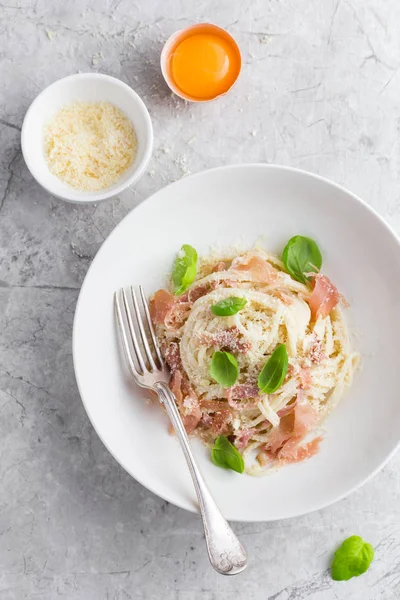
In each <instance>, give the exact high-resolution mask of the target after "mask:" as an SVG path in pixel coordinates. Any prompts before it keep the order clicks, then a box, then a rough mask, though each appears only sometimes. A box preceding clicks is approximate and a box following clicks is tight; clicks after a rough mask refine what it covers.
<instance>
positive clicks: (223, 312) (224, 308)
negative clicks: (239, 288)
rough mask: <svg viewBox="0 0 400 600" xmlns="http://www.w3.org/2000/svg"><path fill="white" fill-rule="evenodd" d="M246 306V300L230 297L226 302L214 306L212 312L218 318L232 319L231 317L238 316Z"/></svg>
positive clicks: (222, 301)
mask: <svg viewBox="0 0 400 600" xmlns="http://www.w3.org/2000/svg"><path fill="white" fill-rule="evenodd" d="M246 304H247V300H246V298H236V297H235V296H230V297H229V298H225V300H220V301H219V302H217V304H213V305H212V307H211V310H212V312H213V313H214V315H216V316H217V317H230V316H231V315H236V313H238V312H239V310H242V308H244V307H245V306H246Z"/></svg>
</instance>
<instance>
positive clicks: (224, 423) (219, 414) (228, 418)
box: [200, 400, 232, 435]
mask: <svg viewBox="0 0 400 600" xmlns="http://www.w3.org/2000/svg"><path fill="white" fill-rule="evenodd" d="M200 408H201V410H202V411H203V413H206V414H207V415H211V416H212V420H211V422H210V425H209V427H210V428H211V430H212V431H213V432H214V433H215V435H221V434H226V433H229V432H230V424H231V422H232V411H231V408H230V406H229V405H228V404H227V403H226V402H224V401H223V400H202V401H201V402H200ZM204 417H205V415H204ZM204 417H203V418H204Z"/></svg>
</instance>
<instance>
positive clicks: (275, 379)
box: [257, 344, 289, 394]
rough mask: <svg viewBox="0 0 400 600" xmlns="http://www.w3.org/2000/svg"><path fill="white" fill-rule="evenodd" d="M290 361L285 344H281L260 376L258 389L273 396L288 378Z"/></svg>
mask: <svg viewBox="0 0 400 600" xmlns="http://www.w3.org/2000/svg"><path fill="white" fill-rule="evenodd" d="M288 365H289V359H288V355H287V351H286V346H285V344H279V346H277V347H276V348H275V350H274V351H273V353H272V354H271V356H270V357H269V359H268V360H267V362H266V363H265V365H264V367H263V369H262V371H261V373H260V375H259V376H258V381H257V383H258V387H259V389H260V390H261V391H262V392H263V393H264V394H273V393H274V392H276V390H277V389H279V388H280V387H281V385H282V383H283V380H284V379H285V377H286V373H287V370H288Z"/></svg>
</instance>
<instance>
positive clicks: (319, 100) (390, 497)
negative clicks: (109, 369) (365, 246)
mask: <svg viewBox="0 0 400 600" xmlns="http://www.w3.org/2000/svg"><path fill="white" fill-rule="evenodd" d="M0 1H1V0H0ZM205 20H208V21H212V22H215V23H217V24H220V25H222V26H224V27H227V28H229V30H230V31H231V32H232V33H233V34H234V35H235V37H236V38H237V40H238V41H239V43H240V46H241V48H242V51H243V59H244V68H243V74H242V76H241V79H240V81H239V83H238V85H237V87H236V88H235V89H234V90H233V91H232V93H230V94H229V95H228V96H226V97H225V98H223V99H221V100H219V101H217V102H215V103H212V104H208V105H207V104H206V105H199V106H195V105H190V106H189V105H186V104H185V103H183V102H181V101H179V100H178V99H177V98H174V97H172V96H171V94H170V93H169V91H168V89H167V88H166V86H165V85H164V84H163V81H162V79H161V76H160V72H159V68H158V60H159V54H160V50H161V47H162V44H163V41H164V40H165V39H166V38H167V37H168V35H169V34H171V33H172V32H173V31H175V30H176V29H178V28H180V27H182V26H184V25H186V24H189V23H191V22H199V21H205ZM399 22H400V4H399V3H398V1H397V0H386V1H385V2H381V1H379V0H352V1H349V0H241V1H240V2H239V0H219V1H218V2H215V1H212V0H197V1H196V2H188V1H186V2H183V1H182V0H163V1H161V0H147V2H143V3H140V2H136V3H135V2H133V1H132V0H97V1H96V2H90V1H89V0H68V2H65V1H63V0H52V1H51V2H50V1H46V0H5V3H4V4H0V307H1V310H0V327H1V329H0V332H1V333H0V389H1V391H0V415H1V418H0V456H1V458H0V599H1V600H22V599H25V598H35V599H36V600H53V599H55V598H65V599H68V600H102V599H108V600H125V599H129V598H131V599H138V600H142V599H143V600H158V599H161V598H162V599H165V600H193V599H195V598H201V599H204V600H219V599H225V598H238V599H241V600H253V599H254V600H258V599H259V600H303V599H307V600H322V599H324V600H335V599H336V600H348V599H355V600H358V599H360V600H377V599H393V600H394V599H398V598H399V597H400V505H399V492H400V485H399V477H398V474H399V465H400V462H399V460H400V459H399V456H397V457H395V458H394V459H393V460H392V461H391V463H390V464H389V465H388V466H387V467H386V468H385V469H384V470H383V472H382V473H381V474H379V475H378V476H377V477H376V478H375V479H374V480H373V481H371V482H370V483H369V484H368V485H366V486H365V487H364V488H363V489H362V490H359V491H358V492H357V493H355V494H353V495H352V496H351V497H350V498H348V499H347V500H344V501H342V502H340V503H338V504H336V505H335V506H333V507H331V508H328V509H326V510H324V511H321V512H318V513H315V514H312V515H309V516H307V517H304V518H301V519H296V520H289V521H284V522H279V523H273V524H268V523H266V524H254V525H253V524H237V525H236V530H237V531H238V533H239V534H240V536H241V537H242V538H243V540H244V542H245V544H246V546H247V548H248V550H249V554H250V556H251V558H252V561H251V565H250V567H249V569H248V571H247V572H246V573H244V574H243V575H240V576H239V577H237V578H233V579H230V578H228V579H226V578H223V577H220V576H218V575H216V574H215V573H214V572H212V570H211V568H210V567H209V565H208V563H207V558H206V554H205V550H204V543H203V537H202V533H201V527H200V523H199V520H198V518H197V517H196V516H194V515H191V514H187V513H185V512H184V511H182V510H179V509H176V508H175V507H174V506H171V505H168V504H167V503H166V502H164V501H162V500H160V499H159V498H156V497H155V496H153V495H152V494H150V493H149V492H147V491H146V490H145V489H144V488H142V487H141V486H140V485H139V484H138V483H136V482H135V481H134V480H132V479H131V478H130V477H129V476H128V475H127V474H126V473H125V472H124V471H122V469H121V468H120V467H119V466H118V464H116V463H115V461H114V460H113V459H112V458H111V456H110V455H109V454H108V453H107V451H106V450H105V448H104V447H103V446H102V444H101V442H100V441H99V440H98V438H97V436H96V434H95V433H94V431H93V429H92V427H91V425H90V424H89V422H88V419H87V417H86V414H85V412H84V409H83V406H82V404H81V401H80V399H79V395H78V391H77V388H76V385H75V380H74V374H73V368H72V357H71V325H72V319H73V314H74V308H75V302H76V299H77V296H78V293H79V288H80V285H81V283H82V280H83V278H84V276H85V273H86V270H87V268H88V266H89V264H90V261H91V260H92V258H93V256H94V255H95V253H96V251H97V249H98V248H99V246H100V244H101V243H102V242H103V240H104V239H105V238H106V236H107V235H108V234H109V232H110V231H111V230H112V229H113V227H114V226H115V225H116V224H117V223H118V222H119V221H120V219H121V218H122V217H123V216H124V215H125V214H126V213H127V212H128V211H129V210H130V209H131V208H132V207H133V206H135V205H136V204H137V203H139V202H141V201H142V200H143V199H145V198H146V197H147V196H149V195H150V194H152V193H153V192H154V191H156V190H157V189H159V188H160V187H162V186H163V185H165V184H166V183H168V182H170V181H173V180H174V179H177V178H180V177H182V176H184V175H186V174H188V173H189V172H196V171H200V170H202V169H206V168H209V167H213V166H217V165H222V164H228V163H234V162H245V161H249V162H250V161H262V162H274V163H283V164H286V165H292V166H296V167H301V168H304V169H308V170H310V171H314V172H316V173H320V174H322V175H325V176H327V177H329V178H330V179H332V180H334V181H336V182H338V183H341V184H344V185H345V186H346V187H348V188H349V189H351V190H352V191H354V192H356V193H357V194H359V195H360V196H361V197H362V198H364V199H365V200H366V201H367V202H369V203H370V204H371V205H372V206H373V207H374V208H375V209H376V210H377V211H378V212H379V213H380V214H381V215H383V216H384V217H385V218H386V219H387V221H388V222H389V223H390V224H391V225H392V226H393V227H394V228H395V229H396V230H397V232H398V233H400V199H399V182H398V176H399V160H400V156H399V143H400V137H399V124H400V120H399V117H400V108H399V106H400V103H399V97H400V73H399V65H400V30H399ZM77 71H99V72H103V73H108V74H110V75H114V76H116V77H119V78H121V79H122V80H123V81H125V82H127V83H128V84H130V85H131V86H132V87H133V88H134V89H135V90H137V92H138V93H139V94H140V95H141V96H142V97H143V98H144V100H145V102H146V103H147V106H148V108H149V110H150V113H151V116H152V119H153V123H154V129H155V148H154V155H153V158H152V162H151V165H150V168H149V170H148V172H147V174H146V175H145V176H144V177H143V178H142V180H141V181H140V183H139V184H138V185H137V187H136V188H135V189H134V190H133V189H131V190H129V191H128V192H126V193H125V194H124V195H121V197H120V198H117V199H115V200H114V201H108V202H106V203H104V204H101V205H98V206H89V207H74V206H72V205H68V204H64V203H62V202H59V201H57V200H56V199H54V198H52V197H50V196H49V195H48V194H46V193H45V192H44V191H43V190H42V189H40V188H39V186H38V185H37V184H36V183H35V181H34V180H33V179H32V177H31V176H30V174H29V172H28V171H27V169H26V167H25V165H24V162H23V159H22V156H21V152H20V127H21V123H22V119H23V116H24V114H25V111H26V109H27V108H28V106H29V104H30V102H31V101H32V100H33V98H34V97H35V96H36V95H37V94H38V93H39V92H40V91H41V90H42V89H43V88H44V87H45V86H47V85H48V84H50V83H51V82H52V81H54V80H55V79H57V78H59V77H62V76H64V75H68V74H71V73H76V72H77ZM371 243H372V241H371ZM377 401H379V399H377ZM352 533H359V534H361V535H362V536H364V537H365V538H366V539H367V540H369V541H370V542H371V543H373V544H374V546H375V548H376V560H375V561H374V563H373V565H372V567H371V569H370V571H369V572H368V573H367V574H366V575H364V576H362V577H361V578H358V579H355V580H352V581H350V582H348V583H334V582H332V581H331V579H330V577H329V573H328V571H327V568H328V565H329V561H330V558H331V555H332V552H333V551H334V549H335V547H336V545H337V544H338V542H339V541H341V540H342V539H343V538H344V537H346V536H347V535H350V534H352Z"/></svg>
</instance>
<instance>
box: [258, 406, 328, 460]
mask: <svg viewBox="0 0 400 600" xmlns="http://www.w3.org/2000/svg"><path fill="white" fill-rule="evenodd" d="M317 422H318V413H317V412H316V411H315V410H314V408H313V407H312V406H311V404H309V403H308V402H306V401H304V400H300V401H299V400H298V401H297V402H296V403H295V404H294V408H293V410H291V411H290V412H289V413H288V414H286V415H284V416H282V417H281V420H280V423H279V426H278V427H276V428H275V429H274V430H273V431H272V433H271V435H270V438H269V441H268V444H267V446H266V450H267V452H268V454H270V455H272V456H273V457H274V458H278V459H282V460H289V457H292V458H293V460H294V459H295V460H301V459H300V458H299V456H300V455H301V452H300V450H299V451H297V448H298V446H299V444H300V442H301V441H302V440H303V439H304V438H305V436H306V435H307V433H309V431H311V430H312V429H313V428H314V427H315V426H316V424H317ZM310 444H312V442H310ZM307 446H308V445H307ZM304 448H306V446H304ZM317 449H318V444H314V445H309V447H308V449H307V450H306V451H304V452H306V453H307V452H311V451H313V452H314V453H315V452H316V451H317ZM310 456H311V454H310ZM304 457H305V455H304Z"/></svg>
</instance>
